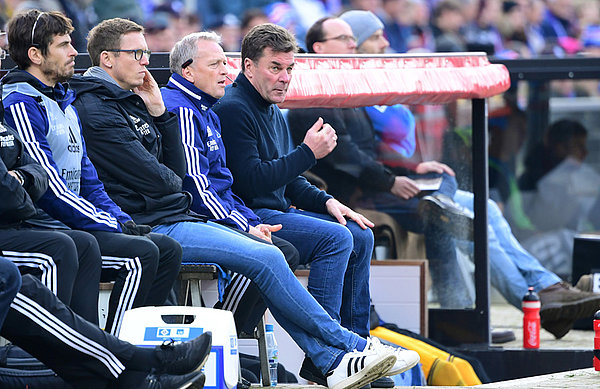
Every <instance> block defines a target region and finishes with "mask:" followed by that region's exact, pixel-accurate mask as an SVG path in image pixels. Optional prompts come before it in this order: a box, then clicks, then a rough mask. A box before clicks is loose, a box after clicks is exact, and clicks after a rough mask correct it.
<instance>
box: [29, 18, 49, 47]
mask: <svg viewBox="0 0 600 389" xmlns="http://www.w3.org/2000/svg"><path fill="white" fill-rule="evenodd" d="M45 14H46V12H40V13H39V14H38V16H37V18H36V19H35V23H33V28H32V29H31V46H33V47H38V46H39V44H38V43H34V42H33V37H34V36H35V28H36V27H37V24H38V22H39V20H40V18H41V17H42V15H45Z"/></svg>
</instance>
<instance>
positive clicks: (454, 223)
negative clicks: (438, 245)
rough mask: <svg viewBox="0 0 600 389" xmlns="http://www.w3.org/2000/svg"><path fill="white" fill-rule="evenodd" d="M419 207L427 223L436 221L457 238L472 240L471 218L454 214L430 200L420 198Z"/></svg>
mask: <svg viewBox="0 0 600 389" xmlns="http://www.w3.org/2000/svg"><path fill="white" fill-rule="evenodd" d="M421 204H422V205H421ZM419 207H420V209H419V212H420V213H421V214H422V215H425V216H424V217H425V218H426V221H427V222H428V223H437V224H438V225H439V226H440V227H441V228H443V229H444V230H445V231H446V232H448V233H449V234H450V235H452V236H453V237H455V238H457V239H461V240H473V219H471V218H469V217H467V216H464V215H459V214H456V213H454V212H452V211H450V210H448V209H446V208H445V207H444V206H443V205H440V204H439V203H437V202H435V201H432V200H421V202H420V203H419Z"/></svg>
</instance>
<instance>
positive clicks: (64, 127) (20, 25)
mask: <svg viewBox="0 0 600 389" xmlns="http://www.w3.org/2000/svg"><path fill="white" fill-rule="evenodd" d="M72 31H73V27H72V26H71V22H70V20H69V19H67V18H66V17H64V16H63V15H62V14H60V13H58V12H40V11H38V10H31V11H29V12H26V13H22V14H19V15H17V16H15V17H13V18H12V19H11V20H10V22H9V24H8V42H9V46H10V51H9V52H10V55H11V58H12V59H13V60H14V61H15V63H17V66H18V68H17V69H13V70H11V71H10V72H9V73H8V74H7V75H6V76H5V77H4V78H3V79H2V85H3V90H2V96H3V105H4V108H5V109H6V114H7V116H6V121H7V123H8V124H9V125H10V126H12V127H13V128H15V129H16V130H17V132H18V133H19V136H20V137H21V139H23V141H24V144H25V148H26V150H27V152H28V153H29V154H30V155H31V156H32V157H33V158H34V159H35V160H36V161H37V162H38V163H40V164H41V165H42V167H43V168H44V170H45V171H46V173H47V174H48V177H49V190H47V191H46V192H45V193H44V195H43V196H42V197H41V198H40V199H39V200H38V205H39V206H40V207H41V208H42V209H43V211H45V212H38V214H37V215H36V217H35V218H34V219H30V220H29V221H28V223H29V224H32V225H37V226H42V227H47V228H56V229H61V228H63V229H64V228H66V227H70V228H72V229H79V230H85V231H87V232H89V233H90V234H92V235H94V237H95V238H96V240H97V242H98V245H99V246H100V252H101V253H102V274H103V275H102V278H104V279H106V280H115V285H114V287H113V291H112V294H111V297H110V302H109V313H108V317H107V323H106V329H107V331H109V332H111V333H113V334H118V332H119V330H120V324H121V320H122V317H123V314H124V313H125V311H126V310H128V309H131V308H134V307H138V306H142V305H162V304H164V302H165V300H166V297H167V295H168V293H169V291H170V290H171V288H172V286H173V282H174V281H175V278H176V276H177V273H178V271H179V265H180V263H181V247H180V246H179V244H178V243H177V242H175V241H174V240H173V239H170V238H169V237H166V236H164V235H160V234H150V235H149V236H132V235H146V234H148V233H149V232H150V228H149V227H147V226H145V227H144V226H137V225H136V224H135V223H134V222H133V220H132V218H131V217H130V216H129V215H128V214H126V213H125V212H123V211H122V210H121V209H120V208H119V207H118V206H117V205H116V204H115V203H114V202H113V201H112V200H111V199H110V198H109V197H108V195H107V194H106V192H105V191H104V187H103V185H102V183H101V182H100V181H99V180H98V175H97V173H96V170H95V169H94V166H93V165H92V164H91V162H90V160H89V159H88V157H87V153H86V148H85V143H84V142H83V138H82V136H81V130H80V123H79V118H78V116H77V113H76V111H75V109H74V108H73V107H72V106H71V103H72V102H73V100H74V98H75V95H74V93H73V91H71V90H70V89H68V85H66V84H63V82H65V81H67V80H68V79H69V78H70V77H71V76H72V75H73V71H74V58H75V56H76V55H77V52H76V51H75V49H73V46H71V43H70V42H71V38H70V37H69V34H70V33H71V32H72ZM123 232H125V233H123ZM99 262H100V260H99V261H98V263H99ZM83 287H84V288H93V289H95V290H97V289H98V284H97V280H94V279H91V278H90V279H89V282H87V284H84V285H83Z"/></svg>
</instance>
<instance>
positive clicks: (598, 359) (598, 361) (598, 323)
mask: <svg viewBox="0 0 600 389" xmlns="http://www.w3.org/2000/svg"><path fill="white" fill-rule="evenodd" d="M594 369H595V370H596V371H600V311H598V312H596V314H595V315H594Z"/></svg>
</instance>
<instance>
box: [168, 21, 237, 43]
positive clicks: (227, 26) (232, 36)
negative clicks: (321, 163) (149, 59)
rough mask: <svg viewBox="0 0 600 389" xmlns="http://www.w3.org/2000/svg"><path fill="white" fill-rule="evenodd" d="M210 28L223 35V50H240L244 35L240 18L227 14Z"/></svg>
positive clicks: (209, 27) (209, 28)
mask: <svg viewBox="0 0 600 389" xmlns="http://www.w3.org/2000/svg"><path fill="white" fill-rule="evenodd" d="M208 30H211V31H214V32H216V33H217V34H219V35H220V36H221V47H223V50H225V51H232V52H236V51H240V44H241V42H242V38H243V35H242V32H241V31H242V30H241V27H240V20H239V19H238V18H237V16H235V15H234V14H226V15H225V16H223V18H222V19H220V20H217V21H216V22H215V23H214V24H212V25H209V26H208ZM171 48H173V46H171Z"/></svg>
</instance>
